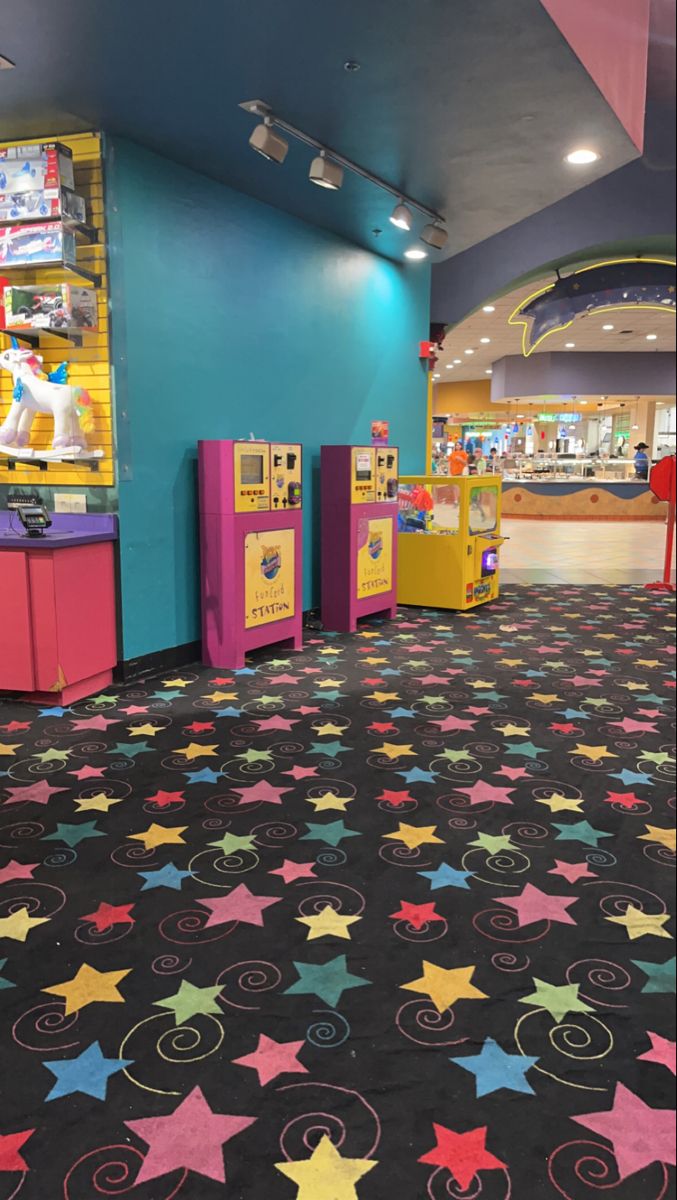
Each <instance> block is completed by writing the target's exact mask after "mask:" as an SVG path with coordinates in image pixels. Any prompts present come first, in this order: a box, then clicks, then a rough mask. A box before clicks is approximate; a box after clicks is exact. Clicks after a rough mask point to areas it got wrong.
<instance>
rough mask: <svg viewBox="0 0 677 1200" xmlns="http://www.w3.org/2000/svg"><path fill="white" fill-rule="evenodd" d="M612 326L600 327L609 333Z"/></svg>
mask: <svg viewBox="0 0 677 1200" xmlns="http://www.w3.org/2000/svg"><path fill="white" fill-rule="evenodd" d="M613 328H614V326H613V325H602V329H603V330H604V332H605V333H611V330H612V329H613Z"/></svg>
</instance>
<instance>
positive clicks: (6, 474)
mask: <svg viewBox="0 0 677 1200" xmlns="http://www.w3.org/2000/svg"><path fill="white" fill-rule="evenodd" d="M45 141H59V142H63V143H64V145H66V146H70V148H71V149H72V151H73V165H74V170H75V190H76V192H77V193H78V194H79V195H81V196H83V197H84V199H85V201H86V204H87V221H88V223H89V224H90V225H94V226H95V227H96V228H97V229H98V230H99V241H98V243H97V244H96V245H88V244H86V243H84V242H83V241H82V239H80V238H79V239H78V263H79V264H80V265H81V266H83V267H86V268H87V269H88V270H90V271H93V272H96V273H98V274H100V275H101V287H100V288H99V289H98V292H97V296H98V313H99V328H98V330H97V332H95V333H85V334H84V336H83V345H82V348H78V347H77V346H73V345H71V344H70V343H69V342H66V341H63V340H62V339H57V338H53V337H49V335H47V336H46V337H44V338H41V345H40V348H39V349H38V350H37V351H36V353H38V354H40V355H42V357H43V358H44V369H45V371H46V372H49V371H52V370H53V369H54V368H55V367H58V366H59V364H60V363H61V362H64V361H67V362H68V364H69V372H68V382H69V383H71V384H74V385H76V386H78V387H82V388H85V389H86V390H87V391H88V392H89V394H90V396H91V397H92V401H93V410H94V422H95V425H94V432H93V433H90V434H89V435H88V439H87V440H88V443H89V446H90V448H92V449H97V450H98V449H101V450H103V452H104V456H103V458H101V459H99V460H98V470H97V471H93V470H90V468H89V467H84V466H79V467H78V466H74V465H73V464H71V463H50V464H49V466H48V468H47V470H46V471H40V470H39V469H38V468H36V467H23V466H20V465H19V463H18V462H17V465H16V469H15V470H8V469H7V465H6V464H7V460H6V458H3V457H2V452H1V451H0V484H3V483H4V484H20V485H22V486H25V485H26V484H29V485H30V484H33V485H35V486H40V485H41V486H43V487H44V486H49V487H58V486H59V485H67V486H73V485H76V486H78V487H96V486H107V487H110V486H111V485H112V484H113V483H114V482H115V467H114V440H113V412H112V398H111V372H110V340H109V332H110V331H109V323H108V280H107V275H106V234H105V225H104V205H103V169H102V157H101V137H100V135H99V134H94V133H88V134H78V135H76V136H73V137H55V138H46V137H43V138H34V139H32V144H35V145H37V144H39V143H40V142H45ZM0 144H1V145H5V146H7V145H17V144H21V145H24V144H26V145H28V144H31V141H28V142H25V143H24V142H21V143H16V142H12V143H10V142H4V143H0ZM0 274H4V275H5V276H6V278H8V279H10V280H11V283H12V284H16V286H17V287H21V286H22V285H27V284H50V283H52V284H53V283H57V282H59V283H60V282H64V281H66V282H72V283H74V284H76V285H79V284H82V286H84V287H89V286H91V285H90V284H89V283H87V281H86V280H84V279H83V280H82V281H81V280H79V279H78V277H77V276H76V275H71V274H69V272H67V271H66V272H64V271H61V270H60V269H59V268H54V267H39V266H33V267H26V268H22V269H20V270H19V269H17V268H10V269H7V270H6V271H2V270H1V269H0ZM8 345H9V341H8V339H7V338H6V337H4V335H2V334H0V346H1V347H2V349H3V350H4V349H5V348H6V347H7V346H8ZM12 388H13V383H12V376H11V375H10V374H9V373H8V372H7V371H0V419H2V418H3V417H4V415H5V413H6V411H7V406H8V405H9V404H10V403H11V401H12ZM52 436H53V435H52V421H51V418H49V417H47V416H42V415H40V414H39V415H38V416H36V418H35V420H34V422H33V430H32V435H31V442H30V444H31V446H32V447H34V448H36V449H37V448H45V449H48V448H50V447H51V442H52Z"/></svg>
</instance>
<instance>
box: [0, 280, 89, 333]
mask: <svg viewBox="0 0 677 1200" xmlns="http://www.w3.org/2000/svg"><path fill="white" fill-rule="evenodd" d="M1 284H2V280H1V279H0V294H2V295H3V302H2V303H0V328H2V329H17V330H19V329H47V330H49V329H56V330H64V331H66V330H78V331H83V330H89V331H90V332H93V331H94V330H96V329H97V326H98V313H97V300H96V292H95V291H94V289H93V288H84V287H74V286H73V285H72V284H70V283H54V284H45V285H43V286H37V287H35V286H28V285H27V286H25V287H7V286H6V287H5V288H4V290H3V289H2V287H1Z"/></svg>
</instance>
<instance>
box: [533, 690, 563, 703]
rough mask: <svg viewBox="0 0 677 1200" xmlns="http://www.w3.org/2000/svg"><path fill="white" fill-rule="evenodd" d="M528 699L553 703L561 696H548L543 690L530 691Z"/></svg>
mask: <svg viewBox="0 0 677 1200" xmlns="http://www.w3.org/2000/svg"><path fill="white" fill-rule="evenodd" d="M529 699H530V700H537V701H538V703H539V704H554V702H555V700H561V699H562V697H561V696H557V695H554V696H549V695H546V694H545V693H544V692H532V694H531V695H530V696H529Z"/></svg>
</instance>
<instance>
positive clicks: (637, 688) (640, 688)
mask: <svg viewBox="0 0 677 1200" xmlns="http://www.w3.org/2000/svg"><path fill="white" fill-rule="evenodd" d="M618 686H619V687H622V688H627V690H628V691H629V692H646V691H647V690H648V687H649V685H648V683H634V682H633V680H632V679H631V680H630V682H629V683H619V685H618Z"/></svg>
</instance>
